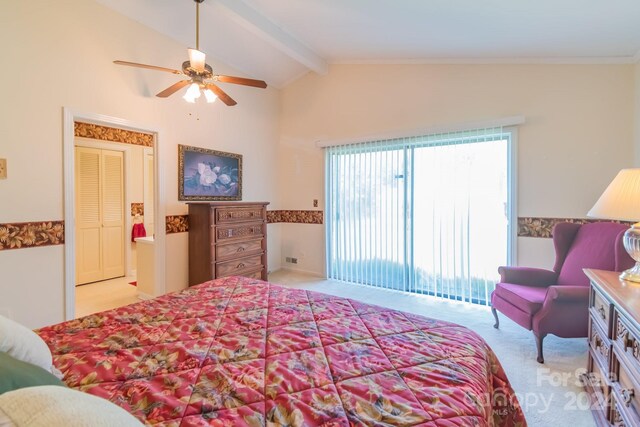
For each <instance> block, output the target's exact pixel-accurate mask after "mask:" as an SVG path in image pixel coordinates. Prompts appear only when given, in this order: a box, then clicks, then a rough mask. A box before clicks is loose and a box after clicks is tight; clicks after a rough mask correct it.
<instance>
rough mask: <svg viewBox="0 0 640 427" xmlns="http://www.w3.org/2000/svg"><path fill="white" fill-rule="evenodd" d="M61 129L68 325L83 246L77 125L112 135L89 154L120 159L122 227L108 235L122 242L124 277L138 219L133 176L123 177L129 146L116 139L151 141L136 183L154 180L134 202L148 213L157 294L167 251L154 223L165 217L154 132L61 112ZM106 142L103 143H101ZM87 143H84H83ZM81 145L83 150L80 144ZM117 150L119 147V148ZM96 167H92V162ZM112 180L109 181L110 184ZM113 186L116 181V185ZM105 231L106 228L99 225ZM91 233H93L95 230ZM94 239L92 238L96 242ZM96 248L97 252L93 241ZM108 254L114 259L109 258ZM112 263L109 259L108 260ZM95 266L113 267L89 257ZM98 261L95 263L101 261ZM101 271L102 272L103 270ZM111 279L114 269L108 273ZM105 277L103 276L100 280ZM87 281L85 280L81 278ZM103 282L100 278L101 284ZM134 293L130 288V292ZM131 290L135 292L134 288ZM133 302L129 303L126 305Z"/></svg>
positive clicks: (106, 118)
mask: <svg viewBox="0 0 640 427" xmlns="http://www.w3.org/2000/svg"><path fill="white" fill-rule="evenodd" d="M63 121H64V128H63V144H64V174H65V175H64V188H65V268H64V271H65V278H64V286H65V319H66V320H70V319H73V318H75V317H76V316H75V315H76V307H75V301H76V283H77V280H76V278H77V268H76V266H77V262H78V255H79V254H78V251H80V250H83V252H84V248H83V247H82V245H81V244H79V243H77V242H78V235H79V228H78V227H79V225H81V223H82V221H81V220H82V218H81V216H80V215H77V214H76V203H77V202H78V197H79V194H78V193H79V192H80V190H77V189H76V185H75V181H76V173H77V166H79V163H81V162H82V160H80V157H79V156H80V155H79V154H78V153H77V152H76V142H77V141H76V132H75V129H76V123H77V122H78V123H85V124H88V125H89V126H97V127H103V128H108V129H110V132H109V133H111V134H113V135H115V136H116V139H115V140H114V141H111V140H102V141H93V143H92V145H93V146H92V147H90V148H92V149H97V150H99V151H101V152H102V153H104V152H105V151H106V152H109V151H116V152H117V151H120V152H122V154H123V171H124V176H123V187H124V190H123V200H124V202H123V218H124V219H123V222H122V224H123V227H122V230H121V231H120V230H115V231H114V230H111V231H112V232H111V233H107V234H110V235H111V237H113V236H115V235H117V236H118V237H119V238H120V237H121V240H122V242H123V243H124V251H123V255H124V263H123V264H124V272H125V277H128V276H129V275H130V274H131V273H133V274H135V268H136V265H135V262H133V261H132V260H134V259H135V244H134V243H129V242H130V239H127V237H128V232H130V231H131V230H132V226H133V224H134V221H137V218H136V214H135V213H134V206H133V205H134V204H133V203H132V202H133V201H134V200H132V199H131V198H130V195H129V193H127V190H126V189H127V187H128V184H129V181H130V180H131V179H133V177H132V176H129V175H131V174H127V173H126V171H127V168H128V166H129V165H128V163H129V162H130V161H131V159H130V158H129V157H133V156H127V154H126V152H127V150H126V149H124V148H123V146H125V148H130V147H127V146H128V144H118V142H120V143H122V142H124V141H119V140H118V135H122V134H123V133H127V132H133V133H136V132H137V133H144V134H146V136H147V137H149V136H150V137H151V138H152V140H153V144H152V146H151V147H145V150H143V151H141V152H140V154H139V165H140V167H139V169H140V173H139V175H140V176H139V178H140V182H142V181H143V180H144V177H153V183H152V184H151V185H147V186H146V188H143V187H144V186H143V185H142V184H141V185H140V192H139V195H138V196H137V197H136V198H137V199H139V201H140V202H142V203H135V204H136V205H143V204H145V205H146V204H147V203H149V205H148V211H149V212H150V214H151V215H150V217H151V221H150V222H149V221H147V218H145V220H144V225H145V228H146V231H147V235H153V236H154V239H155V242H154V245H153V257H152V259H153V266H152V269H153V271H154V273H155V274H154V275H155V278H156V286H157V288H159V289H164V288H165V286H164V282H165V278H164V273H165V272H164V258H165V250H164V242H165V230H164V221H157V220H155V218H158V217H159V218H164V206H163V202H164V200H163V196H162V194H163V187H164V182H163V179H162V177H160V176H158V172H157V171H158V170H159V168H158V167H157V165H158V162H159V161H160V159H159V150H158V131H157V130H156V129H154V128H152V127H148V126H142V125H138V124H135V123H132V122H131V121H128V120H124V119H119V118H114V117H109V116H104V115H99V114H93V113H79V112H75V111H73V110H70V109H68V108H64V118H63ZM100 139H104V138H100ZM85 142H86V141H85ZM114 142H115V144H114ZM81 145H87V144H86V143H85V144H81ZM89 145H91V144H89ZM118 147H120V148H118ZM94 163H95V162H94ZM110 181H111V180H110ZM116 181H117V180H116ZM129 208H131V215H129ZM102 225H103V226H104V224H102ZM94 234H96V232H95V231H94ZM94 240H96V239H94ZM93 244H94V246H93V247H94V248H95V247H97V246H96V244H95V242H94V243H93ZM117 252H118V251H113V253H116V254H117ZM113 253H112V255H113ZM112 258H113V257H112ZM93 259H94V261H93V263H94V265H95V264H96V263H99V262H102V263H103V266H106V265H107V264H109V263H111V261H112V259H110V260H109V263H106V262H105V258H104V256H101V257H94V258H93ZM100 259H102V261H96V260H100ZM103 270H104V268H103ZM109 274H111V275H113V274H114V273H113V270H112V271H111V273H109ZM103 278H106V276H103ZM85 280H86V279H85ZM101 280H102V279H101ZM132 288H133V287H132ZM133 289H135V288H133ZM128 302H133V301H128Z"/></svg>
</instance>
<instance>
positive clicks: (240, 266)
mask: <svg viewBox="0 0 640 427" xmlns="http://www.w3.org/2000/svg"><path fill="white" fill-rule="evenodd" d="M242 267H244V263H243V262H241V263H240V264H238V265H237V266H236V268H242Z"/></svg>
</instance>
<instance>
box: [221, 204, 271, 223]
mask: <svg viewBox="0 0 640 427" xmlns="http://www.w3.org/2000/svg"><path fill="white" fill-rule="evenodd" d="M263 212H264V211H263V209H262V207H261V206H255V207H246V208H217V209H216V213H215V221H216V224H226V223H233V222H246V221H261V220H262V219H263Z"/></svg>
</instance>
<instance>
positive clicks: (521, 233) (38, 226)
mask: <svg viewBox="0 0 640 427" xmlns="http://www.w3.org/2000/svg"><path fill="white" fill-rule="evenodd" d="M600 221H601V220H597V219H588V218H543V217H520V218H518V237H534V238H543V239H549V238H551V237H552V234H551V231H552V230H553V227H554V226H555V225H556V224H557V223H559V222H573V223H577V224H587V223H592V222H600ZM267 222H268V223H269V224H275V223H294V224H323V223H324V212H323V211H302V210H274V211H267ZM613 222H617V223H620V224H626V225H629V226H631V225H632V224H633V223H632V222H628V221H613ZM165 230H166V233H167V234H175V233H186V232H188V231H189V215H167V216H166V221H165ZM63 244H64V221H61V220H54V221H33V222H12V223H0V251H3V250H13V249H27V248H34V247H42V246H55V245H63Z"/></svg>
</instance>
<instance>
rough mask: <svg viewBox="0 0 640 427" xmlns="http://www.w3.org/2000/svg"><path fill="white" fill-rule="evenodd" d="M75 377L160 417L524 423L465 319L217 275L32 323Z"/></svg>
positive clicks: (79, 384) (91, 389)
mask: <svg viewBox="0 0 640 427" xmlns="http://www.w3.org/2000/svg"><path fill="white" fill-rule="evenodd" d="M37 332H38V333H39V334H40V336H42V338H43V339H44V340H45V341H46V342H47V344H48V345H49V347H50V348H51V350H52V352H53V354H54V364H55V366H56V367H57V368H58V369H60V370H61V371H62V372H63V373H64V381H65V382H66V383H67V384H68V385H69V386H70V387H73V388H77V389H80V390H82V391H85V392H87V393H91V394H95V395H98V396H101V397H103V398H105V399H109V400H110V401H112V402H114V403H116V404H117V405H120V406H121V407H123V408H125V409H126V410H127V411H129V412H131V413H132V414H133V415H135V416H136V417H138V418H139V419H140V420H141V421H143V422H145V423H147V424H151V425H159V426H178V425H181V426H206V425H214V426H251V427H255V426H265V425H268V426H280V425H282V426H320V425H322V426H349V425H353V426H361V425H362V426H389V425H393V426H468V425H474V426H486V425H499V426H524V425H526V422H525V420H524V416H523V413H522V411H521V409H520V407H519V405H518V402H517V399H516V398H515V395H514V393H513V390H512V389H511V387H510V385H509V382H508V381H507V378H506V376H505V373H504V371H503V370H502V367H501V366H500V363H499V362H498V360H497V359H496V357H495V355H494V353H493V352H492V350H491V349H490V348H489V347H488V346H487V344H486V343H485V342H484V341H483V340H482V339H481V338H480V337H479V336H478V335H476V334H475V333H474V332H472V331H470V330H468V329H466V328H464V327H462V326H458V325H455V324H452V323H447V322H443V321H439V320H434V319H429V318H426V317H422V316H418V315H413V314H408V313H403V312H399V311H395V310H391V309H387V308H383V307H378V306H373V305H368V304H364V303H361V302H358V301H355V300H351V299H345V298H338V297H335V296H330V295H325V294H321V293H316V292H311V291H305V290H299V289H290V288H285V287H281V286H277V285H274V284H270V283H267V282H262V281H259V280H253V279H247V278H242V277H230V278H224V279H218V280H214V281H210V282H206V283H203V284H201V285H198V286H194V287H191V288H189V289H187V290H184V291H182V292H178V293H173V294H167V295H164V296H161V297H159V298H156V299H153V300H149V301H143V302H140V303H136V304H133V305H129V306H126V307H122V308H118V309H114V310H110V311H105V312H102V313H98V314H93V315H90V316H87V317H83V318H80V319H77V320H72V321H69V322H65V323H61V324H57V325H54V326H49V327H45V328H42V329H40V330H38V331H37Z"/></svg>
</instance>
